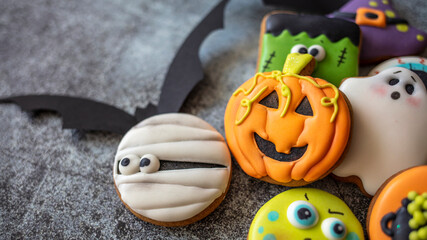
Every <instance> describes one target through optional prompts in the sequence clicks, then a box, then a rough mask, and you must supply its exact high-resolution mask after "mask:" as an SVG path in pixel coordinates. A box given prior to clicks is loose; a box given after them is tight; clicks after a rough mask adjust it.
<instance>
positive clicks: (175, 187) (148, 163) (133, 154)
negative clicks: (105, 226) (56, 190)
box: [114, 113, 231, 226]
mask: <svg viewBox="0 0 427 240" xmlns="http://www.w3.org/2000/svg"><path fill="white" fill-rule="evenodd" d="M230 174H231V165H230V154H229V151H228V148H227V146H226V144H225V142H224V139H223V137H222V136H221V134H219V133H218V132H217V131H216V130H215V129H214V128H213V127H212V126H210V125H209V124H208V123H206V122H205V121H203V120H202V119H200V118H197V117H195V116H192V115H188V114H179V113H173V114H163V115H157V116H154V117H151V118H148V119H146V120H144V121H142V122H141V123H139V124H138V125H136V126H135V127H133V128H132V129H130V130H129V132H128V133H126V135H125V136H124V137H123V139H122V141H121V142H120V145H119V147H118V150H117V154H116V157H115V160H114V183H115V186H116V190H117V193H118V194H119V197H120V199H121V200H122V202H123V203H124V205H125V206H126V207H127V208H128V209H129V210H130V211H131V212H132V213H133V214H135V215H136V216H137V217H139V218H140V219H142V220H144V221H147V222H150V223H153V224H157V225H162V226H182V225H187V224H190V223H192V222H195V221H197V220H200V219H201V218H203V217H205V216H206V215H208V214H209V213H210V212H212V211H213V210H214V209H215V208H216V207H217V206H218V205H219V204H220V203H221V201H222V200H223V199H224V197H225V194H226V192H227V189H228V186H229V182H230Z"/></svg>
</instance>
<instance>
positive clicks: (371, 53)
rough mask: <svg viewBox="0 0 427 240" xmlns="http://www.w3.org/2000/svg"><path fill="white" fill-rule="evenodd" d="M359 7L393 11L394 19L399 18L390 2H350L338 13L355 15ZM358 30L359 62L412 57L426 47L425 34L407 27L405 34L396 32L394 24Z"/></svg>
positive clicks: (426, 35) (355, 0)
mask: <svg viewBox="0 0 427 240" xmlns="http://www.w3.org/2000/svg"><path fill="white" fill-rule="evenodd" d="M370 2H375V3H376V4H374V5H376V6H372V5H370ZM385 3H386V4H385ZM359 7H367V8H372V9H376V10H381V11H383V12H384V11H386V10H390V11H393V13H394V14H395V17H399V16H397V14H396V12H395V11H394V9H393V8H392V6H391V0H388V1H387V0H384V1H383V0H350V1H349V2H348V3H347V4H345V5H344V6H343V7H341V8H340V10H339V12H350V13H355V12H356V10H357V9H358V8H359ZM344 19H346V18H344ZM347 20H349V21H353V22H354V19H350V18H347ZM360 29H361V31H362V49H361V52H360V61H361V62H373V61H376V60H383V59H385V58H388V57H397V56H405V55H414V54H417V53H420V52H422V51H423V50H424V49H425V48H426V47H427V34H426V33H425V32H422V31H420V30H418V29H416V28H414V27H411V26H409V25H408V30H407V31H406V32H401V31H399V30H397V28H396V25H395V24H388V25H387V26H386V27H385V28H379V27H372V26H360ZM417 35H421V36H422V38H423V40H422V41H420V40H418V39H417Z"/></svg>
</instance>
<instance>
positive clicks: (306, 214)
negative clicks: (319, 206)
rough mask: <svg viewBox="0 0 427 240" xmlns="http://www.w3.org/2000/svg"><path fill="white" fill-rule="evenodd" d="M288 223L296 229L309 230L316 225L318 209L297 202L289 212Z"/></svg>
mask: <svg viewBox="0 0 427 240" xmlns="http://www.w3.org/2000/svg"><path fill="white" fill-rule="evenodd" d="M287 217H288V221H289V222H290V223H291V224H292V225H293V226H294V227H296V228H299V229H307V228H311V227H313V226H314V225H316V223H317V221H318V220H319V214H318V213H317V210H316V208H315V207H314V206H313V205H312V204H311V203H309V202H306V201H295V202H293V203H291V204H290V205H289V207H288V210H287Z"/></svg>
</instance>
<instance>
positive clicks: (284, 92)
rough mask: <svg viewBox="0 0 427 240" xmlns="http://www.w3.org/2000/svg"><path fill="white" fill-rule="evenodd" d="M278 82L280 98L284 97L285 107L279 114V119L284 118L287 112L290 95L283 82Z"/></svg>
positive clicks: (289, 90)
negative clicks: (280, 86) (280, 87)
mask: <svg viewBox="0 0 427 240" xmlns="http://www.w3.org/2000/svg"><path fill="white" fill-rule="evenodd" d="M280 82H281V83H282V89H281V90H282V96H284V97H286V105H285V107H284V109H283V111H282V113H281V114H280V117H283V116H285V114H286V112H287V111H288V108H289V105H290V104H291V98H292V93H291V89H289V87H288V86H287V85H286V84H285V83H284V82H283V80H281V81H280Z"/></svg>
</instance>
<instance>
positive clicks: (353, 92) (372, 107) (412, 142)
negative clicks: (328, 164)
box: [333, 67, 427, 195]
mask: <svg viewBox="0 0 427 240" xmlns="http://www.w3.org/2000/svg"><path fill="white" fill-rule="evenodd" d="M396 79H397V80H396ZM340 90H341V91H342V92H343V93H344V94H345V95H346V96H347V98H348V99H349V101H350V103H351V106H352V110H353V114H352V118H353V122H352V125H353V126H352V127H353V128H352V135H351V139H350V145H349V147H348V148H349V149H348V152H347V153H346V154H345V155H344V156H343V158H344V159H343V162H342V164H341V165H340V166H339V167H338V168H336V169H335V170H334V171H333V173H334V174H335V175H337V176H339V177H349V176H357V177H359V178H360V179H361V181H362V183H363V187H364V189H365V190H366V192H367V193H369V194H370V195H374V194H375V192H376V191H377V190H378V188H379V187H380V186H381V184H383V183H384V182H385V181H386V180H387V179H388V178H389V177H391V176H392V175H393V174H395V173H397V172H399V171H401V170H404V169H407V168H409V167H412V166H417V165H422V164H427V91H426V87H425V86H424V84H423V83H422V81H421V79H420V78H419V77H418V76H417V75H416V74H415V73H414V72H412V71H410V70H408V69H405V68H401V67H394V68H389V69H386V70H384V71H382V72H380V73H379V74H377V75H375V76H372V77H366V78H349V79H346V80H345V81H344V82H343V83H342V84H341V86H340Z"/></svg>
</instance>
